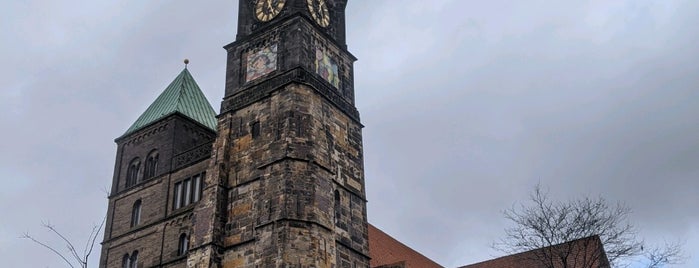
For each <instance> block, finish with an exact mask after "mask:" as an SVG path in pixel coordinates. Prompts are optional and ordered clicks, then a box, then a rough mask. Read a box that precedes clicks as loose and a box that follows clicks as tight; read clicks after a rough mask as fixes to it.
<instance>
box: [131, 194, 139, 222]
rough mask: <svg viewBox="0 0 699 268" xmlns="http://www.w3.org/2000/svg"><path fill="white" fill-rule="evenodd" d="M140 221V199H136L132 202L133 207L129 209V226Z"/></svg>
mask: <svg viewBox="0 0 699 268" xmlns="http://www.w3.org/2000/svg"><path fill="white" fill-rule="evenodd" d="M140 222H141V199H139V200H136V202H135V203H133V209H132V210H131V227H134V226H136V225H138V223H140Z"/></svg>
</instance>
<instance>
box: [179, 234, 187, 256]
mask: <svg viewBox="0 0 699 268" xmlns="http://www.w3.org/2000/svg"><path fill="white" fill-rule="evenodd" d="M187 250H189V236H188V235H187V234H181V235H180V240H179V243H178V245H177V256H182V255H184V254H185V253H187Z"/></svg>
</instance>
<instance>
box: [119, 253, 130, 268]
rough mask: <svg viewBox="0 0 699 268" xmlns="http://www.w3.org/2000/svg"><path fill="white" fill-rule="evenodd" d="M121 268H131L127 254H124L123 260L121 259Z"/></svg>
mask: <svg viewBox="0 0 699 268" xmlns="http://www.w3.org/2000/svg"><path fill="white" fill-rule="evenodd" d="M121 268H131V259H130V258H129V254H124V258H122V259H121Z"/></svg>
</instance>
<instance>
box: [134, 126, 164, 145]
mask: <svg viewBox="0 0 699 268" xmlns="http://www.w3.org/2000/svg"><path fill="white" fill-rule="evenodd" d="M167 127H168V122H166V121H165V122H161V123H158V124H155V125H153V126H151V127H149V128H148V129H146V130H145V131H141V132H140V133H141V134H139V135H136V136H133V137H131V138H130V139H129V140H127V141H126V142H125V143H124V146H129V145H138V144H140V143H141V141H143V140H144V139H146V138H148V137H150V136H153V135H155V134H157V133H159V132H161V131H163V130H166V129H167Z"/></svg>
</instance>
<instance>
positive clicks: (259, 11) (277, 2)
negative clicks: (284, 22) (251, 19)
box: [255, 0, 286, 22]
mask: <svg viewBox="0 0 699 268" xmlns="http://www.w3.org/2000/svg"><path fill="white" fill-rule="evenodd" d="M285 3H286V0H257V2H256V4H255V16H256V17H257V19H258V20H260V21H262V22H265V21H270V20H272V19H273V18H274V17H276V16H277V15H278V14H279V12H281V11H282V8H284V4H285Z"/></svg>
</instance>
